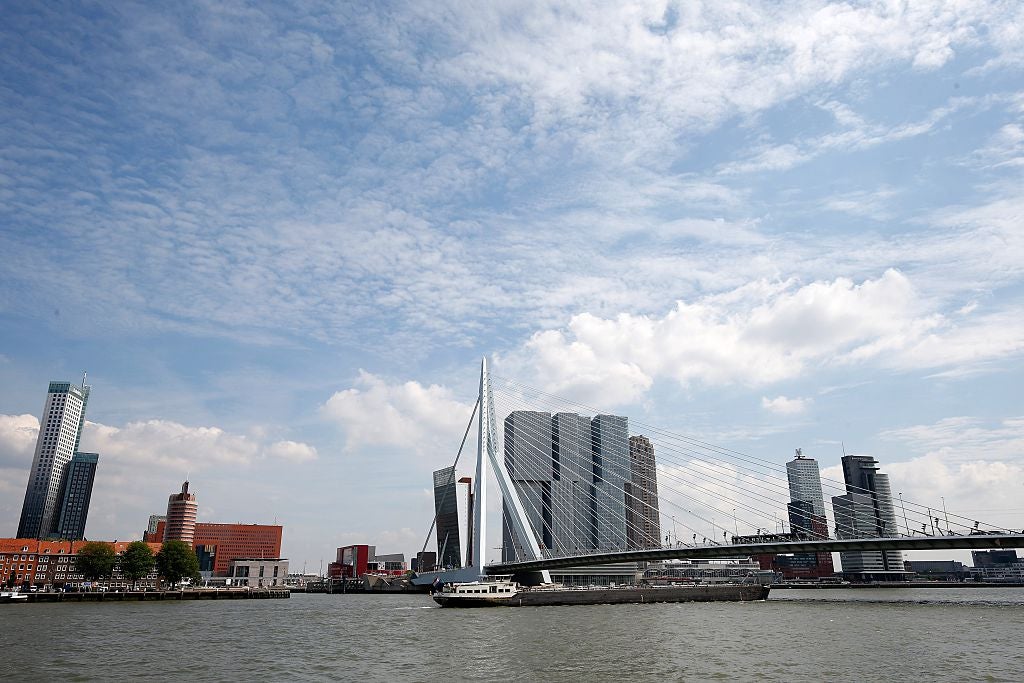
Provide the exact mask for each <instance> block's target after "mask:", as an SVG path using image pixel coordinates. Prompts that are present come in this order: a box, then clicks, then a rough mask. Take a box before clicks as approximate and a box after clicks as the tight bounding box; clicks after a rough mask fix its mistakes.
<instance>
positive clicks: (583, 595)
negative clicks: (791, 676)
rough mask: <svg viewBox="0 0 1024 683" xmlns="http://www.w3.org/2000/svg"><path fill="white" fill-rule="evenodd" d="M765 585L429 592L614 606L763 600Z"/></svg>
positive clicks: (445, 599)
mask: <svg viewBox="0 0 1024 683" xmlns="http://www.w3.org/2000/svg"><path fill="white" fill-rule="evenodd" d="M769 590H770V587H769V586H762V585H760V584H754V583H742V584H741V583H728V584H723V583H719V584H692V585H685V586H621V587H605V586H598V587H581V588H575V587H563V586H555V585H547V586H534V587H526V586H521V585H519V584H518V583H516V582H514V581H506V580H498V581H473V582H471V583H454V584H447V585H445V586H443V587H442V588H441V590H439V591H435V592H434V593H433V595H432V597H433V598H434V602H436V603H437V604H438V605H440V606H441V607H537V606H543V605H616V604H641V603H648V602H748V601H752V600H766V599H767V598H768V591H769Z"/></svg>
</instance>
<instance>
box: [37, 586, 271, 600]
mask: <svg viewBox="0 0 1024 683" xmlns="http://www.w3.org/2000/svg"><path fill="white" fill-rule="evenodd" d="M25 595H26V596H28V600H26V602H29V603H35V602H124V601H141V600H266V599H282V598H288V597H291V592H290V591H289V590H287V589H281V588H277V589H273V588H263V589H259V588H256V589H252V590H249V589H237V588H220V589H218V588H199V589H192V590H181V591H127V592H119V593H114V592H110V591H108V592H102V591H97V592H92V593H25Z"/></svg>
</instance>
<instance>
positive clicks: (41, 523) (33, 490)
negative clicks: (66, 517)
mask: <svg viewBox="0 0 1024 683" xmlns="http://www.w3.org/2000/svg"><path fill="white" fill-rule="evenodd" d="M89 389H90V387H88V386H87V385H86V384H85V380H84V378H83V381H82V385H81V386H75V385H73V384H71V383H69V382H50V387H49V389H48V390H47V393H46V405H45V406H44V407H43V419H42V420H41V421H40V424H39V436H38V438H37V439H36V450H35V455H34V456H33V458H32V470H31V473H30V474H29V478H28V486H27V487H26V488H25V502H24V504H23V505H22V507H21V521H20V522H19V523H18V538H45V537H46V536H49V535H50V534H52V533H54V532H55V531H56V527H57V525H58V523H59V521H60V513H61V501H62V497H63V495H64V487H65V476H66V474H67V469H68V465H69V463H70V462H71V459H72V458H73V457H74V455H75V452H76V451H77V450H78V444H79V442H80V440H81V438H82V425H84V424H85V407H86V404H87V403H88V401H89Z"/></svg>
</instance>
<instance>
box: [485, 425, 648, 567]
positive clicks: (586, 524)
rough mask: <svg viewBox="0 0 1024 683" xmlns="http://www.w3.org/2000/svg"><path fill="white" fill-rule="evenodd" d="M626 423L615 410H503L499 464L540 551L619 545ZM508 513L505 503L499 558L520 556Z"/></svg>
mask: <svg viewBox="0 0 1024 683" xmlns="http://www.w3.org/2000/svg"><path fill="white" fill-rule="evenodd" d="M628 429H629V426H628V422H627V420H626V418H625V417H619V416H616V415H597V416H595V417H594V418H593V420H591V419H588V418H587V417H584V416H580V415H577V414H576V413H556V414H555V415H551V414H550V413H546V412H536V411H526V410H517V411H513V412H512V413H510V414H509V416H508V417H506V418H505V431H504V442H505V468H506V469H507V470H508V473H509V476H510V478H511V480H512V483H513V484H514V485H515V487H516V492H517V493H518V494H519V497H520V499H521V500H522V503H523V508H524V510H525V512H526V516H527V517H528V518H529V522H530V526H531V527H533V530H534V532H535V533H536V536H537V541H538V543H539V544H540V547H541V551H542V552H543V553H545V554H550V553H555V554H557V553H565V552H580V551H583V550H588V549H601V550H616V549H619V550H622V549H625V548H626V501H625V496H624V495H623V487H624V486H625V485H626V484H628V483H629V482H630V476H631V471H630V460H629V434H628ZM509 519H510V510H509V508H508V505H507V503H506V507H505V510H504V520H505V521H504V523H503V529H504V531H503V545H502V547H503V554H502V557H503V558H504V559H506V560H511V559H514V558H516V557H522V549H521V548H520V547H519V545H518V541H517V539H516V538H515V537H514V536H515V535H514V534H513V533H512V530H511V524H509ZM659 533H660V532H659Z"/></svg>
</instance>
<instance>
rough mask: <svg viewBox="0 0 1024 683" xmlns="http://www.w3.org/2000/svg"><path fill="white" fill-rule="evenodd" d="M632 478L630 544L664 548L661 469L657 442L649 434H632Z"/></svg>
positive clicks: (628, 498)
mask: <svg viewBox="0 0 1024 683" xmlns="http://www.w3.org/2000/svg"><path fill="white" fill-rule="evenodd" d="M629 468H630V478H629V482H628V483H627V484H626V485H625V490H626V546H627V547H629V548H659V547H661V520H660V519H659V518H658V470H657V467H656V466H655V463H654V445H653V444H652V443H651V440H650V439H648V438H647V437H646V436H631V437H629Z"/></svg>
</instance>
